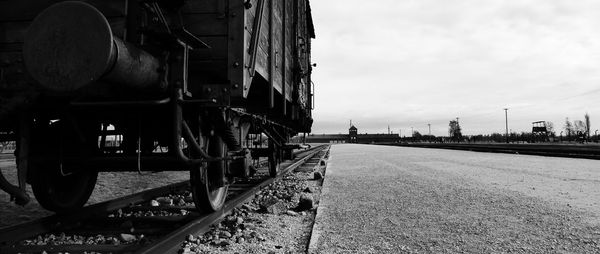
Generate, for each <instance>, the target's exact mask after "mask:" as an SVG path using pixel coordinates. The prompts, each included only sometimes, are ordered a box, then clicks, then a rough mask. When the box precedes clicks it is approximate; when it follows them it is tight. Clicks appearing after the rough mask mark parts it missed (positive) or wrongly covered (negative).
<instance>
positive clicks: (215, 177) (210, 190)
mask: <svg viewBox="0 0 600 254" xmlns="http://www.w3.org/2000/svg"><path fill="white" fill-rule="evenodd" d="M208 154H209V155H211V156H213V157H225V156H226V155H227V146H226V145H225V143H224V142H223V140H222V139H221V138H220V137H218V136H213V137H211V138H210V140H209V142H208ZM226 170H227V161H216V162H209V163H207V165H206V166H204V165H203V166H200V167H199V168H198V169H194V170H191V171H190V178H191V181H192V196H193V198H194V203H195V204H196V208H197V209H198V210H202V211H204V212H207V213H210V212H214V211H217V210H219V209H221V207H223V204H224V203H225V198H226V197H227V189H228V187H229V186H228V185H227V183H223V177H224V176H225V172H226Z"/></svg>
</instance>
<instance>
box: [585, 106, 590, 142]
mask: <svg viewBox="0 0 600 254" xmlns="http://www.w3.org/2000/svg"><path fill="white" fill-rule="evenodd" d="M584 117H585V133H586V134H587V135H586V136H587V140H590V115H589V114H588V113H587V112H586V113H585V116H584Z"/></svg>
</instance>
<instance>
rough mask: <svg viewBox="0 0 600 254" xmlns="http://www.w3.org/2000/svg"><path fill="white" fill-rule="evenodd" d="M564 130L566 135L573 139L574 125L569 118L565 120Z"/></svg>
mask: <svg viewBox="0 0 600 254" xmlns="http://www.w3.org/2000/svg"><path fill="white" fill-rule="evenodd" d="M563 128H564V129H565V133H566V134H567V136H568V137H571V133H572V132H573V124H572V123H571V121H569V118H568V117H567V119H566V120H565V126H563Z"/></svg>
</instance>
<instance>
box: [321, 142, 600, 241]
mask: <svg viewBox="0 0 600 254" xmlns="http://www.w3.org/2000/svg"><path fill="white" fill-rule="evenodd" d="M367 158H368V159H367ZM598 168H600V161H592V160H580V159H565V158H547V157H537V156H522V155H509V154H488V153H473V152H465V151H448V150H438V149H419V148H401V147H381V146H366V145H336V146H334V147H332V149H331V159H330V162H329V166H328V172H327V173H328V175H327V180H326V181H325V183H324V186H323V194H322V197H321V198H322V199H321V204H320V206H319V210H318V215H317V221H316V224H315V231H314V234H313V241H312V242H311V247H310V252H311V253H600V224H599V223H598V216H599V215H600V213H599V212H598V202H599V200H600V198H598V195H597V194H598V191H599V189H600V186H599V185H598V184H597V182H598V179H600V171H598V170H597V169H598ZM561 193H567V194H568V195H567V194H561Z"/></svg>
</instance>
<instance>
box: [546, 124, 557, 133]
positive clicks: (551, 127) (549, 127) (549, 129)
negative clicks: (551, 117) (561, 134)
mask: <svg viewBox="0 0 600 254" xmlns="http://www.w3.org/2000/svg"><path fill="white" fill-rule="evenodd" d="M546 132H548V136H551V137H553V136H555V135H556V133H555V132H554V123H552V122H550V121H546Z"/></svg>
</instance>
